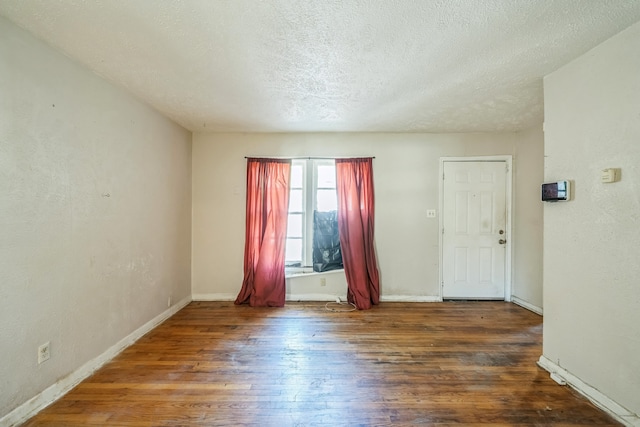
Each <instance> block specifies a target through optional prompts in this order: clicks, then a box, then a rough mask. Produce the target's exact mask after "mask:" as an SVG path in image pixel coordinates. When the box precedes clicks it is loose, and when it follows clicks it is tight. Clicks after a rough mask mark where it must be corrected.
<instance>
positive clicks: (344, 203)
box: [336, 158, 380, 310]
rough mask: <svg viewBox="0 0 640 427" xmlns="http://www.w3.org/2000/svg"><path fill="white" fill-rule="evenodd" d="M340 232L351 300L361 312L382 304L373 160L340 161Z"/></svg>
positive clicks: (337, 171) (348, 294)
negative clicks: (375, 240) (374, 238)
mask: <svg viewBox="0 0 640 427" xmlns="http://www.w3.org/2000/svg"><path fill="white" fill-rule="evenodd" d="M336 187H337V188H336V189H337V193H338V230H339V232H340V247H341V250H342V261H343V263H344V272H345V275H346V276H347V287H348V291H347V299H348V300H349V302H352V303H354V304H355V305H356V307H357V308H358V309H359V310H367V309H369V308H371V305H372V304H378V303H379V302H380V280H379V275H378V265H377V262H376V254H375V247H374V240H373V223H374V220H373V218H374V207H373V205H374V203H373V202H374V197H373V165H372V159H371V158H359V159H336Z"/></svg>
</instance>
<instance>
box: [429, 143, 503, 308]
mask: <svg viewBox="0 0 640 427" xmlns="http://www.w3.org/2000/svg"><path fill="white" fill-rule="evenodd" d="M440 166H441V168H440V169H441V178H442V180H441V188H440V194H441V198H440V212H441V215H440V237H441V242H440V243H441V244H440V272H441V296H442V298H443V299H487V300H505V301H510V300H511V209H510V206H511V156H494V157H469V158H443V159H441V162H440Z"/></svg>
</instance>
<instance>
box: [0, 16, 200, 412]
mask: <svg viewBox="0 0 640 427" xmlns="http://www.w3.org/2000/svg"><path fill="white" fill-rule="evenodd" d="M0 94H1V96H0V229H1V230H2V231H1V234H0V238H1V244H0V360H1V361H2V363H0V418H2V416H3V415H5V414H7V413H9V412H10V411H11V410H12V409H14V408H16V407H18V406H19V405H21V404H22V403H23V402H25V401H26V400H27V399H29V398H31V397H33V396H34V395H36V394H38V393H39V392H41V391H43V390H44V389H45V388H47V387H48V386H50V385H51V384H53V383H55V382H56V381H58V380H59V379H61V378H64V377H65V376H67V375H69V374H70V373H72V372H73V371H74V370H76V369H78V367H80V366H81V365H83V364H84V363H86V362H87V361H89V360H91V359H94V358H95V357H97V356H98V355H100V354H102V353H104V352H105V350H107V349H108V348H109V347H111V346H113V345H114V344H115V343H116V342H118V341H119V340H121V339H122V338H123V337H125V336H127V335H128V334H130V333H131V332H132V331H134V330H136V329H137V328H139V327H140V326H141V325H143V324H145V323H146V322H148V321H149V320H151V319H153V318H154V317H156V316H158V315H159V314H161V313H163V312H164V311H165V310H167V300H168V298H169V297H172V299H173V301H174V302H176V301H179V300H183V299H185V298H190V256H191V255H190V231H191V219H190V218H191V141H190V139H191V135H190V133H189V132H187V131H186V130H184V129H183V128H181V127H179V126H177V125H175V124H174V123H173V122H170V121H169V120H167V119H165V118H163V117H162V116H161V115H159V114H158V113H156V112H155V111H153V110H151V109H150V108H149V107H147V106H146V105H143V104H141V103H140V102H138V101H137V100H135V99H133V98H132V97H131V96H130V95H128V94H126V93H125V92H124V91H122V90H120V89H117V88H114V87H113V86H111V85H110V84H108V83H107V82H105V81H103V80H101V79H100V78H98V77H97V76H95V75H94V74H92V73H90V72H89V71H87V70H86V69H84V68H82V67H80V66H78V65H76V64H75V63H73V62H71V61H70V60H69V59H68V58H66V57H64V56H63V55H61V54H59V53H56V52H54V51H53V50H52V49H50V48H49V47H47V46H45V45H44V44H42V43H41V42H39V41H37V40H36V39H34V38H32V37H31V36H30V35H28V34H27V33H26V32H24V31H23V30H21V29H18V28H17V27H16V26H14V25H13V24H11V23H9V22H8V21H6V20H5V19H4V18H0ZM46 341H50V342H51V359H50V360H49V361H47V362H45V363H43V364H41V365H38V364H37V358H36V350H37V348H38V345H40V344H42V343H44V342H46Z"/></svg>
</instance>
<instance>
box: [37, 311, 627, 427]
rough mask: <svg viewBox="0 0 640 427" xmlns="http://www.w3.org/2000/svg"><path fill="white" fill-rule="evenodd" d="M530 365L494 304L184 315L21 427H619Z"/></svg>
mask: <svg viewBox="0 0 640 427" xmlns="http://www.w3.org/2000/svg"><path fill="white" fill-rule="evenodd" d="M541 352H542V318H541V317H540V316H538V315H536V314H534V313H531V312H529V311H527V310H525V309H523V308H521V307H518V306H515V305H513V304H509V303H504V302H489V301H487V302H445V303H437V304H425V303H421V304H420V303H382V304H380V305H379V306H376V307H374V308H373V309H372V310H368V311H354V312H343V313H337V312H330V311H327V310H325V303H288V304H287V306H286V307H284V308H251V307H248V306H235V305H233V304H232V303H229V302H194V303H191V304H189V305H188V306H187V307H185V308H184V309H183V310H181V311H180V312H178V313H177V314H176V315H174V316H173V317H172V318H170V319H168V320H167V321H166V322H164V323H163V324H162V325H160V326H158V327H157V328H156V329H154V330H153V331H151V332H150V333H148V334H147V335H145V336H144V337H142V338H141V339H140V340H139V341H138V342H137V343H135V344H134V345H132V346H131V347H129V348H128V349H126V350H125V351H123V352H122V353H121V354H120V355H119V356H117V357H116V358H115V359H114V360H113V361H111V362H110V363H108V364H107V365H105V366H104V367H103V368H102V369H100V370H98V371H97V372H96V373H95V374H94V375H92V376H91V377H90V378H87V379H86V380H85V381H83V382H82V383H80V384H79V385H78V386H77V387H76V388H74V389H73V390H71V391H70V392H69V393H68V394H67V395H66V396H65V397H63V398H62V399H61V400H59V401H58V402H56V403H54V404H53V405H51V406H50V407H48V408H46V409H45V410H43V411H42V412H41V413H39V414H38V415H36V416H35V417H34V418H32V419H31V420H29V421H28V422H27V423H26V424H25V426H29V427H32V426H68V427H73V426H98V425H100V426H104V425H108V426H122V427H125V426H131V427H140V426H245V425H246V426H341V425H345V426H347V425H348V426H405V425H406V426H413V425H435V426H449V425H461V424H464V425H471V426H473V425H476V426H487V425H491V426H500V425H503V426H507V425H509V426H511V425H558V426H578V425H580V426H585V425H599V426H613V425H619V424H617V423H616V422H615V421H614V420H612V419H611V418H610V417H609V416H608V415H607V414H605V413H603V412H601V411H600V410H598V409H597V408H595V407H594V406H593V405H592V404H590V403H589V402H588V401H586V400H585V399H584V398H582V397H581V396H579V395H578V394H577V393H576V392H574V391H572V390H571V389H569V388H568V387H562V386H559V385H557V384H556V383H555V382H554V381H552V380H551V379H550V378H549V375H548V373H547V372H545V371H544V370H542V369H541V368H539V367H538V366H537V365H536V361H537V359H538V358H539V356H540V354H541Z"/></svg>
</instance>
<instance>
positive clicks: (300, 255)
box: [285, 159, 338, 267]
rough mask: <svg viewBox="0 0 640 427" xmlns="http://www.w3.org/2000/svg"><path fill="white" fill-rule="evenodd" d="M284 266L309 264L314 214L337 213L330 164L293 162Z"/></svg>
mask: <svg viewBox="0 0 640 427" xmlns="http://www.w3.org/2000/svg"><path fill="white" fill-rule="evenodd" d="M289 185H290V187H289V188H290V193H289V218H288V223H287V245H286V252H285V264H286V265H287V266H290V267H305V266H311V265H312V264H313V259H312V258H313V255H312V254H313V229H314V214H313V213H314V211H318V212H330V211H337V209H338V197H337V194H336V165H335V162H334V161H333V160H313V159H309V160H293V161H292V163H291V179H290V184H289Z"/></svg>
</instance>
